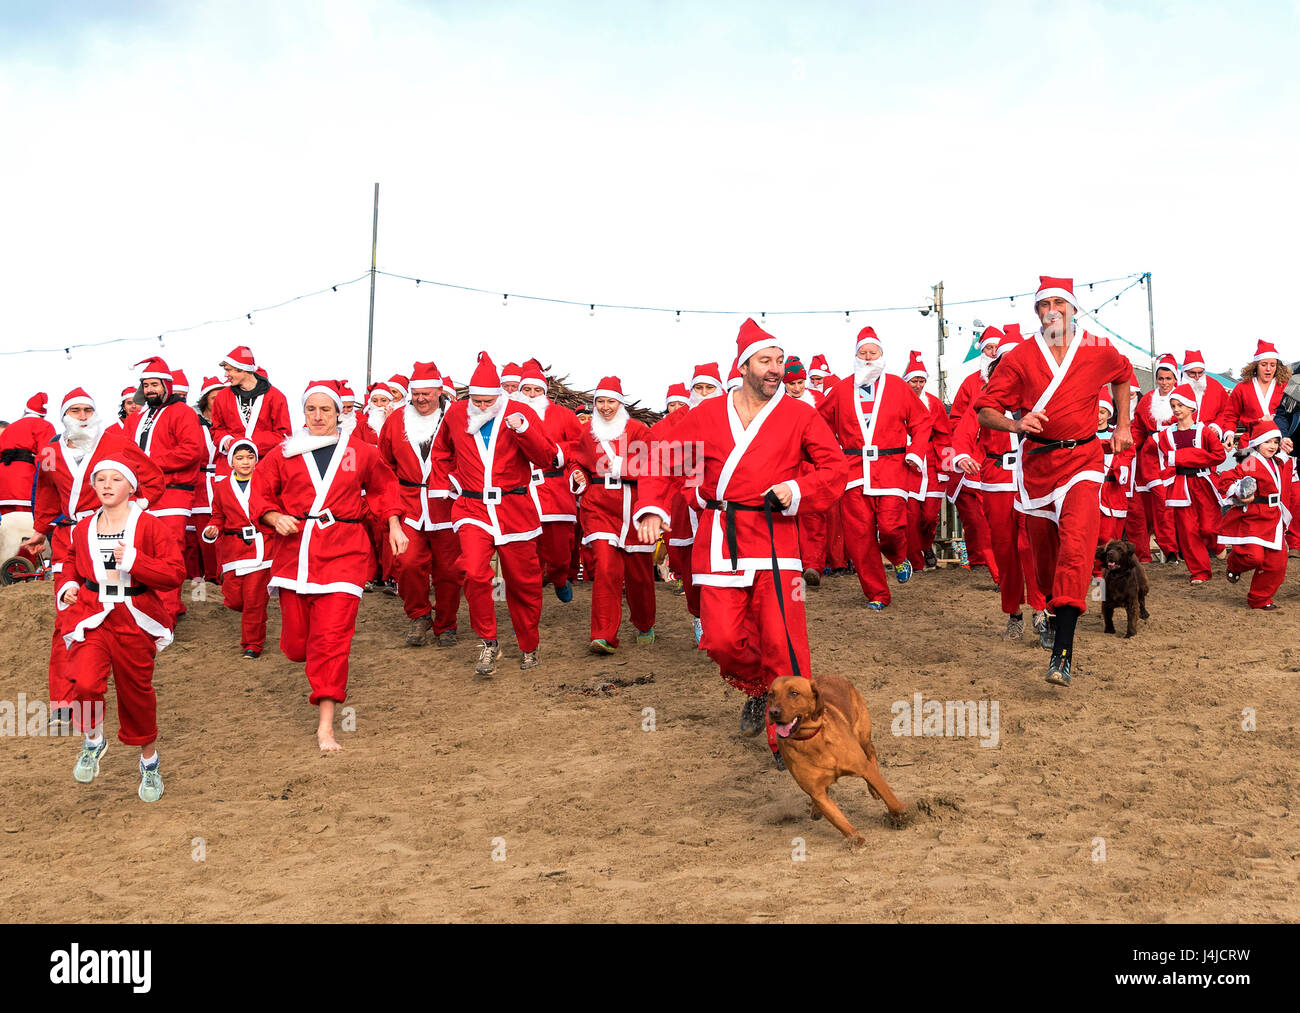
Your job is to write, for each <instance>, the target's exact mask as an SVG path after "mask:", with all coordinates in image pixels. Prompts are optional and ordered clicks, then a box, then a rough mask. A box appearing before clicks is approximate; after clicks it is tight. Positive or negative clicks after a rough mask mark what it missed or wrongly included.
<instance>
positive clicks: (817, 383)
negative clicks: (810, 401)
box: [804, 376, 823, 394]
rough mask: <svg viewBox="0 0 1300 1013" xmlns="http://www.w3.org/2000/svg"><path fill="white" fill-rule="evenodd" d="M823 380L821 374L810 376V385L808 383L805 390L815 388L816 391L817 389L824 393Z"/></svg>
mask: <svg viewBox="0 0 1300 1013" xmlns="http://www.w3.org/2000/svg"><path fill="white" fill-rule="evenodd" d="M822 382H823V378H822V377H820V376H819V377H816V378H813V377H811V376H810V377H808V385H807V386H806V387H804V390H805V391H809V390H815V391H817V392H818V393H819V394H820V393H823V390H822Z"/></svg>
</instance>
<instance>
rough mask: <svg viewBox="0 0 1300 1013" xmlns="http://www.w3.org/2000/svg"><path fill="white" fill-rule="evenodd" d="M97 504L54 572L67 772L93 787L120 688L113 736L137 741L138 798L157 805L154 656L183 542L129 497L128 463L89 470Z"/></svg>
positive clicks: (181, 574)
mask: <svg viewBox="0 0 1300 1013" xmlns="http://www.w3.org/2000/svg"><path fill="white" fill-rule="evenodd" d="M92 481H93V484H94V488H95V493H96V494H97V495H98V497H99V501H100V503H101V504H102V505H101V506H100V508H99V509H98V510H97V511H95V513H93V514H92V515H91V516H89V517H87V518H85V519H84V520H82V521H81V522H79V523H78V524H77V526H76V527H75V528H74V529H73V533H72V545H71V553H70V556H69V558H68V559H67V561H66V562H65V563H64V567H63V571H62V573H60V575H59V591H58V595H57V601H58V606H59V609H60V610H61V611H62V613H63V615H62V616H61V628H62V629H64V630H66V631H67V632H66V633H64V635H63V640H64V643H65V644H66V646H67V648H68V659H69V666H70V675H71V678H72V682H73V687H74V697H73V704H74V706H73V720H74V722H75V725H76V727H77V728H78V730H80V731H81V732H82V733H83V734H84V735H85V737H86V738H85V742H84V743H83V744H82V747H81V755H80V756H79V757H78V758H77V764H76V766H75V767H73V768H72V776H73V777H74V778H76V779H77V780H78V781H80V782H82V783H83V784H89V783H90V782H91V781H93V780H94V779H95V776H96V775H97V774H98V773H99V764H100V761H101V760H102V759H103V756H104V753H105V751H106V750H107V749H108V742H107V741H106V740H105V738H104V726H103V716H104V695H105V693H106V691H107V689H108V675H109V672H110V671H111V672H112V674H113V684H114V686H115V688H116V689H117V716H118V732H117V737H118V738H119V739H120V740H121V741H122V742H123V743H125V744H126V745H128V746H139V747H140V789H139V795H140V798H141V800H142V801H145V802H157V801H158V799H159V798H161V797H162V793H163V782H162V772H161V768H160V766H159V760H158V751H157V750H156V749H155V748H154V742H155V741H156V740H157V738H158V700H157V697H156V696H155V695H154V689H153V667H154V656H155V655H156V654H157V652H158V651H161V650H162V649H163V648H164V647H166V646H167V645H168V644H170V643H171V641H172V627H173V625H174V623H175V616H174V614H173V611H172V609H171V607H170V605H169V604H168V598H169V597H170V595H171V593H173V592H174V591H175V590H176V589H177V588H179V587H180V586H181V584H182V583H184V580H185V561H184V559H183V558H182V556H181V549H180V543H179V542H178V541H177V540H176V537H175V534H174V533H173V532H172V531H171V529H170V528H169V527H168V526H167V525H166V524H165V522H163V521H161V520H159V519H158V518H157V517H154V516H153V515H152V514H147V513H145V512H144V511H143V510H142V509H141V508H140V505H139V504H138V503H136V502H134V501H133V500H132V498H131V496H132V493H134V491H135V488H136V483H137V479H136V476H135V474H134V472H133V471H132V470H131V468H130V467H129V466H128V465H125V464H122V463H121V462H120V461H115V460H103V461H101V462H100V463H99V465H98V467H97V468H96V469H95V472H94V474H93V476H92Z"/></svg>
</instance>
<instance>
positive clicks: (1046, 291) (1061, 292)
mask: <svg viewBox="0 0 1300 1013" xmlns="http://www.w3.org/2000/svg"><path fill="white" fill-rule="evenodd" d="M1055 296H1060V297H1061V298H1062V299H1064V300H1065V301H1066V302H1068V303H1069V304H1070V305H1071V306H1073V307H1074V308H1075V309H1076V310H1077V309H1078V308H1079V300H1078V299H1076V298H1075V297H1074V293H1073V292H1071V291H1070V290H1069V289H1065V288H1040V289H1039V290H1038V291H1037V292H1035V293H1034V305H1035V306H1037V305H1038V304H1039V303H1040V302H1042V301H1043V300H1044V299H1051V298H1053V297H1055Z"/></svg>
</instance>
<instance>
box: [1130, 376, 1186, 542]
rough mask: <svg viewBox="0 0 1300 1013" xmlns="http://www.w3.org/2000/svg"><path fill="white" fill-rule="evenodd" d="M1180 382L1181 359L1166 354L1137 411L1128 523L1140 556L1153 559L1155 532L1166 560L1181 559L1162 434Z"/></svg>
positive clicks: (1169, 423) (1170, 418) (1170, 421)
mask: <svg viewBox="0 0 1300 1013" xmlns="http://www.w3.org/2000/svg"><path fill="white" fill-rule="evenodd" d="M1177 384H1178V362H1177V360H1175V359H1174V357H1173V356H1172V355H1169V354H1167V353H1166V354H1165V355H1162V356H1160V358H1159V359H1157V360H1156V385H1155V388H1154V389H1153V390H1149V391H1147V392H1146V393H1145V394H1143V395H1142V397H1141V398H1140V399H1139V400H1138V404H1137V409H1136V410H1135V411H1134V413H1133V445H1134V447H1136V453H1135V454H1134V465H1133V467H1134V478H1133V499H1134V503H1133V510H1131V511H1130V512H1129V516H1128V518H1127V520H1126V523H1125V525H1124V527H1125V530H1126V531H1127V533H1128V536H1129V541H1131V542H1132V543H1133V544H1134V545H1135V546H1136V547H1137V555H1138V559H1139V560H1141V561H1142V562H1144V563H1149V562H1151V534H1150V533H1154V534H1155V537H1156V545H1157V546H1158V547H1159V549H1160V552H1161V554H1162V555H1163V556H1164V557H1165V562H1166V563H1174V562H1177V561H1178V534H1177V532H1175V530H1174V515H1173V514H1172V513H1170V512H1169V508H1168V507H1167V506H1166V505H1165V492H1166V490H1167V488H1168V486H1169V484H1170V483H1171V482H1172V481H1173V474H1172V472H1170V471H1169V470H1168V468H1166V466H1165V461H1164V459H1163V458H1162V457H1161V455H1160V450H1159V440H1158V439H1157V437H1158V436H1159V435H1160V433H1161V432H1162V431H1163V430H1165V429H1168V428H1169V427H1170V426H1172V425H1173V424H1174V413H1173V409H1171V408H1170V407H1169V395H1170V394H1172V393H1173V391H1174V387H1176V386H1177Z"/></svg>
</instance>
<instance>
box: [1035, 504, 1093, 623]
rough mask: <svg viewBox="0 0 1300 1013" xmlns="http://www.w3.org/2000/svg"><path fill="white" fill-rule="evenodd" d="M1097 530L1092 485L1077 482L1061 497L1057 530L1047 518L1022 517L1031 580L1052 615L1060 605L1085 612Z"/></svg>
mask: <svg viewBox="0 0 1300 1013" xmlns="http://www.w3.org/2000/svg"><path fill="white" fill-rule="evenodd" d="M1100 526H1101V511H1100V510H1099V509H1098V507H1097V483H1096V482H1078V483H1076V484H1075V486H1074V488H1073V489H1071V490H1070V491H1069V492H1067V493H1066V494H1065V501H1064V502H1063V503H1062V504H1061V523H1060V526H1059V527H1058V526H1057V525H1056V524H1054V523H1053V522H1052V521H1051V520H1050V519H1049V518H1047V517H1032V516H1029V515H1028V514H1026V515H1025V528H1026V530H1027V531H1028V532H1029V544H1030V547H1031V549H1032V551H1033V554H1034V575H1035V579H1036V580H1037V581H1038V588H1039V590H1041V591H1042V592H1043V594H1044V595H1045V596H1046V598H1047V607H1048V608H1049V609H1051V610H1052V611H1056V609H1058V608H1060V607H1061V606H1063V605H1073V606H1074V607H1075V608H1077V609H1078V610H1079V611H1080V612H1086V611H1087V609H1088V588H1089V586H1090V585H1091V583H1092V564H1093V561H1094V560H1095V559H1096V557H1097V529H1098V528H1099V527H1100Z"/></svg>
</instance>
